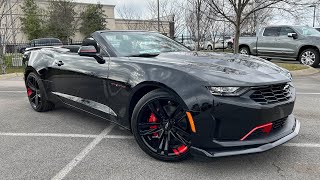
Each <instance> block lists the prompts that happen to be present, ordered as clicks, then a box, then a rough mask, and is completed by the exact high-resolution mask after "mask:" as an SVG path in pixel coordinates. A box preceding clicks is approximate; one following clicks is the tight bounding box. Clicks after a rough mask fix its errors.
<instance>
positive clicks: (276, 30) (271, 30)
mask: <svg viewBox="0 0 320 180" xmlns="http://www.w3.org/2000/svg"><path fill="white" fill-rule="evenodd" d="M280 29H281V28H280V27H268V28H266V29H265V30H264V32H263V36H279V34H280Z"/></svg>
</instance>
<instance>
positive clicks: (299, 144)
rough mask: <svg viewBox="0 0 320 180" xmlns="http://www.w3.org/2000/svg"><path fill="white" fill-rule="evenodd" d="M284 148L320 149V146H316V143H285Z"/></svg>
mask: <svg viewBox="0 0 320 180" xmlns="http://www.w3.org/2000/svg"><path fill="white" fill-rule="evenodd" d="M283 146H288V147H308V148H320V144H315V143H285V144H283Z"/></svg>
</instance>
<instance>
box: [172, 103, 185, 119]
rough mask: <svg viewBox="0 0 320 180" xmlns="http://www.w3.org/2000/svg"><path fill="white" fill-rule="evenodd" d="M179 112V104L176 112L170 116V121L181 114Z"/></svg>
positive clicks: (180, 107)
mask: <svg viewBox="0 0 320 180" xmlns="http://www.w3.org/2000/svg"><path fill="white" fill-rule="evenodd" d="M181 111H182V106H181V105H180V104H179V105H178V107H177V108H176V110H175V111H174V112H173V113H172V114H171V115H170V119H173V118H174V117H177V116H178V115H179V113H181Z"/></svg>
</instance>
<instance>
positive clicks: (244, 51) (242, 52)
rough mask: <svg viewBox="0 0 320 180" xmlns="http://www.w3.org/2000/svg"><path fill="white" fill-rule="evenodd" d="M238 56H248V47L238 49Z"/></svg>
mask: <svg viewBox="0 0 320 180" xmlns="http://www.w3.org/2000/svg"><path fill="white" fill-rule="evenodd" d="M239 52H240V54H245V55H250V50H249V48H248V47H246V46H244V47H241V48H240V49H239Z"/></svg>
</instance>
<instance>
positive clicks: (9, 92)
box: [0, 91, 26, 93]
mask: <svg viewBox="0 0 320 180" xmlns="http://www.w3.org/2000/svg"><path fill="white" fill-rule="evenodd" d="M0 93H26V91H0Z"/></svg>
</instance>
